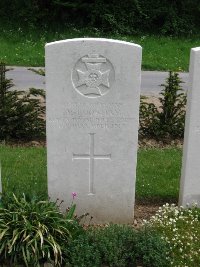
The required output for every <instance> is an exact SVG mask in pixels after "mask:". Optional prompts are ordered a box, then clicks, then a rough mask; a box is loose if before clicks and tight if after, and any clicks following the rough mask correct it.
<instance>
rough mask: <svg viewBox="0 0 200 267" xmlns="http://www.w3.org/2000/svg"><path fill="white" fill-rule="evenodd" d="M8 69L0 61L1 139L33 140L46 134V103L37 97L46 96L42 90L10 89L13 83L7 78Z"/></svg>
mask: <svg viewBox="0 0 200 267" xmlns="http://www.w3.org/2000/svg"><path fill="white" fill-rule="evenodd" d="M6 71H8V70H7V69H6V67H5V64H4V63H0V140H9V139H15V140H16V139H17V140H19V139H25V140H32V139H37V138H42V137H44V136H45V121H44V109H45V107H44V105H41V103H40V100H39V99H38V98H37V97H38V96H39V97H42V98H44V93H43V91H41V90H36V89H30V90H29V91H28V92H25V91H16V90H14V91H11V90H9V89H10V88H11V87H12V86H13V83H12V81H11V80H8V79H6V78H5V73H6Z"/></svg>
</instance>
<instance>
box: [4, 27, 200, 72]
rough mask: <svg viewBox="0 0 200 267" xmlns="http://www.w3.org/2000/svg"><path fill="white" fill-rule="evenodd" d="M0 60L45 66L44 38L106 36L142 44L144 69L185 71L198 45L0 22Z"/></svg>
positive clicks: (187, 41) (187, 40) (195, 41)
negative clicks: (30, 27)
mask: <svg viewBox="0 0 200 267" xmlns="http://www.w3.org/2000/svg"><path fill="white" fill-rule="evenodd" d="M0 30H1V35H0V60H3V61H5V62H6V63H7V64H8V65H19V66H20V65H21V66H44V45H45V43H47V42H53V41H56V40H64V39H70V38H80V37H105V38H113V39H119V40H124V41H129V42H133V43H136V44H140V45H141V46H142V47H143V61H142V67H143V69H144V70H166V71H168V70H173V71H188V66H189V54H190V49H191V48H192V47H196V46H200V41H199V37H198V36H194V37H193V38H186V37H185V38H183V37H182V38H173V37H159V36H151V35H141V36H122V35H118V34H112V35H111V34H105V33H104V34H102V33H100V32H99V31H97V30H93V31H92V30H90V31H89V30H87V29H82V30H78V29H76V28H73V27H70V28H68V29H67V28H65V29H55V30H54V31H50V30H49V29H46V30H36V29H28V30H27V29H26V30H23V29H22V28H17V29H15V28H12V27H8V26H6V25H2V26H0Z"/></svg>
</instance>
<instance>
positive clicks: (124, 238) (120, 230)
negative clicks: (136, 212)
mask: <svg viewBox="0 0 200 267" xmlns="http://www.w3.org/2000/svg"><path fill="white" fill-rule="evenodd" d="M91 235H92V238H93V242H95V243H96V244H97V246H98V250H99V252H100V255H101V260H102V263H103V264H105V265H109V266H115V267H123V266H129V264H135V259H136V253H135V240H136V231H135V230H134V229H133V228H132V227H131V226H127V225H115V224H111V225H109V226H107V227H105V228H100V229H94V230H93V231H92V232H91ZM133 266H134V265H133Z"/></svg>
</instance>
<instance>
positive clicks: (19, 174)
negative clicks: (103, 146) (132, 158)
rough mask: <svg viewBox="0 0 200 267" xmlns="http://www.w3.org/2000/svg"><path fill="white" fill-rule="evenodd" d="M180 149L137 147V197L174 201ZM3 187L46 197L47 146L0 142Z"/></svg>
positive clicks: (141, 199) (145, 199)
mask: <svg viewBox="0 0 200 267" xmlns="http://www.w3.org/2000/svg"><path fill="white" fill-rule="evenodd" d="M181 154H182V152H181V150H180V149H176V148H168V149H140V150H139V152H138V165H137V180H136V199H137V200H138V201H140V202H142V201H144V202H145V201H151V202H155V201H157V202H175V201H177V198H178V192H179V178H180V170H181ZM0 161H1V166H2V180H3V188H4V189H5V190H9V191H12V192H15V193H16V194H17V195H18V194H22V193H25V194H27V195H29V196H30V197H32V196H35V195H39V196H43V197H47V171H46V149H45V148H41V147H40V148H35V147H31V148H30V147H8V146H0Z"/></svg>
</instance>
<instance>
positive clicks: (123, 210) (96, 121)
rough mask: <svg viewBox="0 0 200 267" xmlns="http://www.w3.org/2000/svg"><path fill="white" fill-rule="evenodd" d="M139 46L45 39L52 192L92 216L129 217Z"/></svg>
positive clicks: (128, 219) (126, 219)
mask: <svg viewBox="0 0 200 267" xmlns="http://www.w3.org/2000/svg"><path fill="white" fill-rule="evenodd" d="M141 50H142V49H141V47H140V46H138V45H135V44H132V43H127V42H122V41H115V40H109V39H93V38H87V39H72V40H65V41H59V42H54V43H49V44H47V45H46V89H47V153H48V192H49V196H50V197H51V198H52V199H54V200H55V199H56V198H59V199H62V200H64V201H65V203H66V205H70V203H71V200H72V196H71V193H72V192H76V193H77V198H76V201H75V202H76V203H77V214H80V215H81V214H83V213H86V212H89V214H90V215H91V216H93V221H94V222H118V223H127V222H132V219H133V210H134V201H135V178H136V177H135V176H136V159H137V144H138V138H137V136H138V120H139V100H140V76H141Z"/></svg>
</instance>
